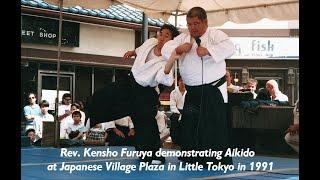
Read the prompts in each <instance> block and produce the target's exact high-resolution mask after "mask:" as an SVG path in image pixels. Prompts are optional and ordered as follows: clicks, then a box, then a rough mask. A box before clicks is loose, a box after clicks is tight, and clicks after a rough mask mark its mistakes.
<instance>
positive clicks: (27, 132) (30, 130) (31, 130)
mask: <svg viewBox="0 0 320 180" xmlns="http://www.w3.org/2000/svg"><path fill="white" fill-rule="evenodd" d="M29 132H33V133H36V131H35V130H34V129H32V128H31V129H28V130H27V131H26V136H28V134H29Z"/></svg>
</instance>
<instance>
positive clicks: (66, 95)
mask: <svg viewBox="0 0 320 180" xmlns="http://www.w3.org/2000/svg"><path fill="white" fill-rule="evenodd" d="M66 97H70V98H72V96H71V94H70V93H65V94H63V95H62V99H65V98H66Z"/></svg>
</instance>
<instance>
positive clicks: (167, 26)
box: [160, 24, 180, 39]
mask: <svg viewBox="0 0 320 180" xmlns="http://www.w3.org/2000/svg"><path fill="white" fill-rule="evenodd" d="M162 29H168V30H169V31H170V32H171V34H172V39H173V38H175V37H177V36H178V35H179V34H180V32H179V31H178V29H177V28H176V27H175V26H173V25H172V24H164V25H162V26H161V28H160V31H162Z"/></svg>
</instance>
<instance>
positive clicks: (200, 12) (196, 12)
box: [187, 7, 207, 21]
mask: <svg viewBox="0 0 320 180" xmlns="http://www.w3.org/2000/svg"><path fill="white" fill-rule="evenodd" d="M194 17H198V18H199V19H200V20H202V21H203V20H205V19H207V13H206V11H205V10H204V9H203V8H202V7H193V8H191V9H190V10H189V11H188V13H187V18H194Z"/></svg>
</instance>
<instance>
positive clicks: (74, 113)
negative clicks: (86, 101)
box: [72, 111, 82, 118]
mask: <svg viewBox="0 0 320 180" xmlns="http://www.w3.org/2000/svg"><path fill="white" fill-rule="evenodd" d="M75 115H79V116H80V118H81V117H82V114H81V113H80V111H74V112H73V113H72V117H73V116H75Z"/></svg>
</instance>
